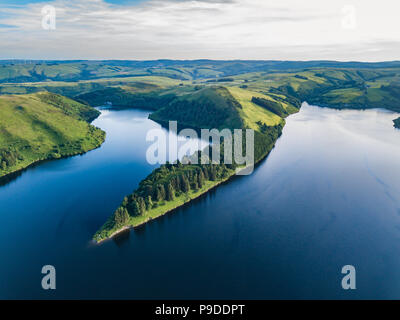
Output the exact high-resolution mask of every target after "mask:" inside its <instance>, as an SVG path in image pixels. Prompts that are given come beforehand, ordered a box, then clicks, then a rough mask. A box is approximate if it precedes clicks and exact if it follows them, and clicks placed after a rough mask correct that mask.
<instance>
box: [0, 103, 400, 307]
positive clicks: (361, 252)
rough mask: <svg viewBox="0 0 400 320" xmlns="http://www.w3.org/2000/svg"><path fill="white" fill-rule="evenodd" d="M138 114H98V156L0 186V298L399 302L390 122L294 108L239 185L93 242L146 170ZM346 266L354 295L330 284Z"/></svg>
mask: <svg viewBox="0 0 400 320" xmlns="http://www.w3.org/2000/svg"><path fill="white" fill-rule="evenodd" d="M147 116H148V113H147V112H144V111H138V110H125V111H110V110H103V111H102V115H101V116H100V117H99V118H98V119H96V120H95V121H94V124H95V125H97V126H99V127H101V128H102V129H104V130H105V131H106V132H107V139H106V142H105V143H104V144H103V145H102V146H101V147H100V148H99V149H96V150H93V151H91V152H88V153H87V154H85V155H82V156H76V157H72V158H68V159H61V160H57V161H51V162H46V163H43V164H41V165H38V166H36V167H34V168H30V169H28V170H27V171H25V172H24V173H22V175H21V176H20V177H18V178H16V179H15V180H13V181H12V182H10V183H8V184H6V185H3V186H1V187H0V257H1V261H0V298H37V299H47V298H74V299H79V298H141V299H143V298H171V299H172V298H242V299H246V298H257V299H263V298H291V299H300V298H303V299H305V298H317V299H324V298H339V299H347V298H349V299H354V298H391V299H394V298H396V299H399V298H400V254H399V253H400V130H396V129H394V128H393V123H392V119H394V118H395V117H398V115H396V114H394V113H392V112H388V111H384V110H366V111H352V110H341V111H339V110H332V109H325V108H319V107H314V106H308V105H307V104H305V105H304V106H303V108H302V109H301V112H300V113H298V114H296V115H292V116H290V117H289V118H288V119H287V125H286V126H285V128H284V131H283V135H282V137H281V138H280V139H279V140H278V142H277V144H276V147H275V148H274V150H273V151H272V152H271V154H270V156H269V157H268V158H267V159H266V160H264V161H263V162H262V163H261V164H260V165H259V166H258V167H257V168H256V170H255V171H254V173H253V174H252V175H250V176H242V177H236V178H234V179H233V180H232V181H230V182H228V183H226V184H224V185H222V186H220V187H218V188H217V189H216V190H214V191H212V192H211V193H209V194H207V195H205V196H203V197H202V198H201V199H198V200H196V201H194V202H193V203H191V204H190V205H188V206H186V207H183V208H181V209H178V210H176V211H175V212H173V213H171V214H168V215H166V216H164V217H162V218H160V219H157V220H155V221H152V222H151V223H148V224H147V225H145V226H143V227H140V228H138V229H135V230H132V231H130V232H125V233H123V234H121V235H120V236H118V237H116V238H114V239H112V240H110V241H106V242H105V243H103V244H101V245H93V244H92V243H91V242H90V239H91V237H92V235H93V233H94V232H95V231H96V230H97V229H98V228H99V227H100V226H101V225H102V224H103V223H104V221H105V220H106V218H107V217H108V216H109V215H110V214H111V213H112V212H113V210H115V208H116V207H117V206H118V205H119V204H120V202H121V200H122V198H123V197H124V195H126V194H129V193H130V192H132V191H133V190H134V189H135V188H136V187H137V185H138V183H139V182H140V180H142V179H143V178H144V177H145V176H146V175H147V174H148V173H150V172H151V170H152V169H153V168H154V166H152V165H150V164H148V163H147V161H146V156H145V154H146V150H147V148H148V146H149V142H146V133H147V131H148V130H149V129H152V128H159V125H157V124H156V123H154V122H153V121H151V120H148V119H147ZM47 264H50V265H54V266H55V267H56V270H57V289H56V290H55V291H45V290H43V289H42V288H41V278H42V274H41V268H42V266H43V265H47ZM348 264H350V265H354V266H355V268H356V271H357V278H356V281H357V289H356V290H347V291H345V290H343V289H342V288H341V279H342V276H343V275H342V274H341V272H340V271H341V268H342V266H344V265H348Z"/></svg>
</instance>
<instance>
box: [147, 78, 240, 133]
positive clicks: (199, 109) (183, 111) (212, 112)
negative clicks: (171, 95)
mask: <svg viewBox="0 0 400 320" xmlns="http://www.w3.org/2000/svg"><path fill="white" fill-rule="evenodd" d="M241 108H242V106H241V105H240V103H238V101H236V100H235V99H234V98H233V96H232V95H231V93H230V92H229V90H227V89H226V88H225V87H221V86H216V87H214V86H213V87H205V88H202V89H199V90H198V91H194V92H192V93H188V94H185V95H182V96H179V97H176V98H175V99H173V100H172V101H171V102H170V103H168V104H167V105H166V106H164V107H162V108H161V109H159V110H157V111H156V112H154V113H153V114H151V115H150V119H152V120H155V121H158V122H162V123H165V122H167V121H169V120H175V121H178V123H179V124H180V125H181V126H189V127H192V128H204V129H205V128H217V129H221V128H242V127H243V121H242V118H241V117H240V113H239V110H240V109H241Z"/></svg>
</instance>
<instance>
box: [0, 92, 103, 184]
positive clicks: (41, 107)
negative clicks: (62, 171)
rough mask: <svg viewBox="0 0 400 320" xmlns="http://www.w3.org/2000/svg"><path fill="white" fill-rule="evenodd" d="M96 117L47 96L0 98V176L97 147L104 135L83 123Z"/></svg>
mask: <svg viewBox="0 0 400 320" xmlns="http://www.w3.org/2000/svg"><path fill="white" fill-rule="evenodd" d="M98 114H99V113H98V111H97V110H95V109H93V108H91V107H89V106H86V105H82V104H80V103H77V102H76V101H73V100H70V99H68V98H65V97H62V96H58V95H54V94H49V93H37V94H29V95H3V96H0V177H1V176H5V175H7V174H9V173H12V172H15V171H18V170H20V169H23V168H25V167H27V166H29V165H31V164H33V163H35V162H37V161H40V160H47V159H57V158H61V157H64V156H71V155H75V154H80V153H84V152H87V151H89V150H91V149H94V148H96V147H98V146H100V145H101V144H102V142H103V141H104V138H105V133H104V132H103V131H102V130H100V129H98V128H96V127H94V126H92V125H90V124H89V123H88V122H87V120H93V118H95V117H96V116H98Z"/></svg>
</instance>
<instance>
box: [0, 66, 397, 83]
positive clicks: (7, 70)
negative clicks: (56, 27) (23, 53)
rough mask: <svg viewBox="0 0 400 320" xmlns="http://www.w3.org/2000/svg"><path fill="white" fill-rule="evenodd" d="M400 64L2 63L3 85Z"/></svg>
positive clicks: (185, 77)
mask: <svg viewBox="0 0 400 320" xmlns="http://www.w3.org/2000/svg"><path fill="white" fill-rule="evenodd" d="M396 67H400V61H389V62H374V63H370V62H338V61H324V60H321V61H272V60H265V61H264V60H150V61H128V60H106V61H92V60H90V61H89V60H88V61H85V60H74V61H69V60H65V61H61V60H60V61H50V60H40V61H39V60H0V83H20V82H38V81H77V80H90V79H100V78H114V77H134V76H163V77H168V78H172V79H179V80H197V79H212V78H221V77H227V76H234V75H239V74H243V73H249V72H280V71H283V70H286V71H288V70H306V69H312V68H362V69H377V68H396Z"/></svg>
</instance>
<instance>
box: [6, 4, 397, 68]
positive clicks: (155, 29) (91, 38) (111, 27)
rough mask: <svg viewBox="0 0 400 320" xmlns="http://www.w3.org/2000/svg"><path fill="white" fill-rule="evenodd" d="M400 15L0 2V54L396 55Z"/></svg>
mask: <svg viewBox="0 0 400 320" xmlns="http://www.w3.org/2000/svg"><path fill="white" fill-rule="evenodd" d="M46 5H50V6H52V7H54V8H55V13H56V17H55V22H56V24H55V29H53V28H52V27H53V25H52V24H51V21H52V19H51V18H52V16H51V10H50V11H49V10H47V11H46V10H44V11H43V8H44V7H45V6H46ZM46 8H49V7H46ZM50 8H51V7H50ZM399 13H400V1H398V0H380V1H375V0H332V1H328V0H302V1H300V0H131V1H130V0H120V1H118V0H109V1H105V0H56V1H38V0H15V1H11V0H0V46H1V47H0V48H1V50H0V59H10V58H14V59H135V60H149V59H161V58H168V59H199V58H209V59H268V60H269V59H273V60H315V59H331V60H343V61H345V60H358V61H384V60H400V32H399V30H400V19H399V18H398V16H399ZM49 14H50V16H49Z"/></svg>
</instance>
